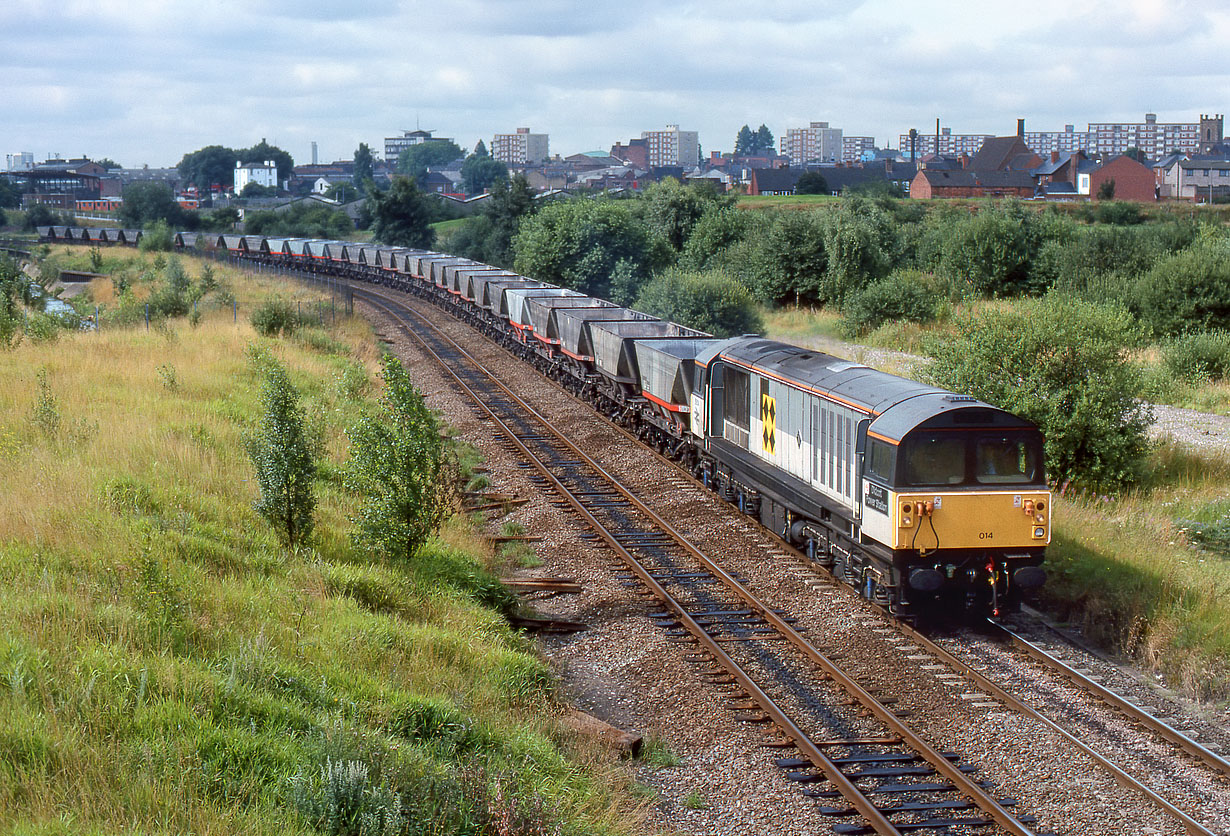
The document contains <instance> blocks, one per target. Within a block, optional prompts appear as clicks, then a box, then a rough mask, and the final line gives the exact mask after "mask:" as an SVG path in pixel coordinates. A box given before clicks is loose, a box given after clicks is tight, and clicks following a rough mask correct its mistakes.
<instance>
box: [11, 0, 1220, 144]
mask: <svg viewBox="0 0 1230 836" xmlns="http://www.w3.org/2000/svg"><path fill="white" fill-rule="evenodd" d="M1228 43H1230V0H1210V1H1209V2H1175V0H1115V2H1103V0H1084V2H1072V0H1032V1H1031V2H1028V3H1020V2H1003V1H1002V0H982V1H981V2H977V3H971V2H958V1H957V0H952V2H943V0H908V2H907V1H906V0H866V2H858V0H755V1H754V2H749V0H740V1H739V2H736V0H704V2H701V0H694V1H693V2H688V0H684V1H683V2H670V1H669V0H620V1H619V2H608V0H431V1H430V2H429V1H428V0H401V2H383V1H382V0H379V1H378V0H344V1H341V0H209V2H199V1H198V2H185V1H184V0H88V2H87V0H54V2H51V0H4V2H3V3H0V145H3V148H0V154H5V153H15V152H18V151H30V152H33V153H34V156H35V158H36V159H37V160H42V159H45V158H46V157H48V156H49V155H50V154H52V153H59V154H60V155H61V156H64V157H77V156H82V155H85V156H89V157H92V158H94V159H99V158H103V157H109V158H111V159H113V160H115V161H116V162H118V163H120V164H121V165H124V166H128V167H137V166H140V165H142V164H148V165H150V166H171V165H174V164H175V163H177V162H178V161H179V159H180V158H181V157H182V156H183V155H184V154H185V153H187V152H190V151H194V150H196V149H198V148H201V147H203V146H206V145H212V144H220V145H226V146H229V147H233V148H242V147H247V146H250V145H253V144H255V143H258V142H260V140H261V139H262V138H264V139H267V140H268V141H269V142H270V143H273V144H275V145H278V146H279V147H282V148H284V149H285V150H287V151H289V152H290V153H291V154H292V155H293V156H294V158H295V161H296V162H297V163H306V162H311V142H312V141H313V140H314V141H316V142H317V143H318V146H319V159H320V161H321V162H327V161H332V160H335V159H351V158H352V157H353V154H354V150H355V148H357V146H358V144H359V143H360V142H366V143H368V144H369V145H370V146H371V147H372V149H373V150H374V151H375V152H376V153H377V154H380V153H382V151H383V147H384V137H386V136H395V135H400V133H401V131H402V130H413V129H415V128H416V127H420V128H423V129H429V130H434V131H436V135H437V136H441V137H449V138H453V139H454V140H455V141H456V142H457V143H458V144H460V145H461V146H462V147H464V148H467V149H468V148H473V146H474V144H475V143H476V142H477V141H478V140H479V139H482V140H483V141H484V142H485V143H486V144H488V145H490V144H491V137H492V135H493V134H495V133H511V132H513V131H514V130H515V129H516V128H518V127H529V128H531V129H532V130H533V131H534V132H535V133H543V132H545V133H547V134H549V135H550V149H551V152H552V153H553V154H554V153H559V154H561V155H565V156H566V155H568V154H573V153H578V152H582V151H591V150H598V149H609V148H610V146H611V145H612V144H614V143H615V142H616V141H623V142H627V141H628V139H630V138H634V137H639V136H640V134H641V132H642V131H647V130H660V129H662V128H664V127H665V126H666V125H668V124H677V125H679V126H680V128H682V129H683V130H695V131H698V132H699V134H700V143H701V147H702V149H703V150H704V153H705V155H706V156H707V155H708V153H709V151H711V150H726V151H729V150H732V149H733V146H734V140H735V135H736V133H737V132H738V130H739V128H740V126H742V125H744V124H748V125H750V126H751V127H752V128H753V129H755V128H756V127H757V126H758V125H760V124H761V123H764V124H767V125H768V127H769V129H770V130H771V131H772V132H773V134H774V136H775V137H780V136H781V135H783V134H784V133H785V131H786V129H787V128H792V127H804V126H806V125H807V124H808V123H809V122H812V121H827V122H829V123H830V124H831V125H832V126H834V127H840V128H842V129H843V130H844V131H845V133H846V135H855V136H873V137H875V139H876V143H877V145H879V146H881V147H887V146H891V147H896V146H897V137H898V135H899V134H901V133H905V132H907V131H908V130H909V129H910V128H911V127H915V128H918V129H919V131H920V132H923V133H931V132H933V131H934V130H935V120H936V118H937V117H939V118H940V120H941V122H942V124H943V125H944V126H946V127H951V128H952V130H953V132H954V133H989V134H995V135H1004V134H1011V133H1014V132H1015V131H1016V120H1017V119H1018V118H1021V117H1023V118H1025V119H1026V125H1027V129H1029V130H1062V129H1063V127H1064V125H1065V124H1075V125H1076V129H1077V130H1084V129H1085V127H1086V125H1087V123H1089V122H1098V121H1116V122H1117V121H1124V122H1127V121H1131V122H1135V121H1142V120H1143V119H1144V114H1145V113H1146V112H1149V113H1156V114H1157V116H1158V119H1159V120H1160V121H1163V122H1194V121H1196V120H1197V119H1198V117H1199V115H1200V114H1201V113H1224V112H1225V111H1226V109H1227V106H1228V105H1230V101H1228V98H1230V86H1228V84H1230V49H1227V48H1226V44H1228ZM0 163H2V160H0Z"/></svg>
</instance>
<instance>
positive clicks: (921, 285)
mask: <svg viewBox="0 0 1230 836" xmlns="http://www.w3.org/2000/svg"><path fill="white" fill-rule="evenodd" d="M946 304H947V299H946V298H945V295H944V290H943V288H941V287H940V286H939V283H938V282H937V281H936V279H935V277H934V276H932V275H930V274H928V273H920V272H919V271H917V270H896V271H894V272H893V273H891V274H889V275H888V276H886V277H885V278H883V279H880V280H879V281H877V282H873V283H872V284H869V285H867V287H865V288H863V289H862V290H860V291H858V292H857V293H855V294H853V295H852V296H850V298H849V299H847V300H846V304H845V306H844V307H843V308H842V311H841V314H842V320H843V327H844V329H845V331H846V333H847V334H849V335H850V336H859V335H860V334H866V333H868V332H869V331H874V330H875V329H877V328H879V327H880V326H881V325H883V324H884V323H886V322H889V321H892V320H906V321H907V322H919V323H926V322H931V321H933V320H934V319H936V317H938V316H939V314H940V311H941V310H942V309H943V308H944V307H945V305H946Z"/></svg>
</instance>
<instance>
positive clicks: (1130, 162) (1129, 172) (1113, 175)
mask: <svg viewBox="0 0 1230 836" xmlns="http://www.w3.org/2000/svg"><path fill="white" fill-rule="evenodd" d="M1086 177H1087V178H1088V183H1083V182H1081V181H1083V180H1084V179H1085V178H1086ZM1108 182H1113V183H1114V184H1115V194H1114V199H1115V200H1133V201H1137V202H1140V203H1152V202H1154V201H1155V200H1157V183H1156V181H1155V180H1154V177H1153V169H1151V168H1149V167H1148V166H1146V165H1143V164H1142V163H1141V162H1140V161H1139V160H1137V159H1136V158H1135V157H1128V156H1126V155H1123V156H1118V157H1115V158H1114V159H1112V160H1109V161H1107V162H1106V163H1105V164H1103V165H1101V166H1099V167H1098V168H1097V169H1095V170H1094V171H1091V172H1089V173H1088V174H1083V173H1082V174H1078V175H1077V187H1076V191H1077V192H1078V193H1080V194H1088V195H1093V196H1094V197H1096V196H1097V194H1098V192H1099V191H1100V190H1101V188H1102V185H1103V184H1104V183H1108ZM1227 182H1228V184H1230V181H1227Z"/></svg>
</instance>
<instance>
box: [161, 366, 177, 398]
mask: <svg viewBox="0 0 1230 836" xmlns="http://www.w3.org/2000/svg"><path fill="white" fill-rule="evenodd" d="M158 377H160V378H161V379H162V388H164V389H166V390H167V391H168V392H178V391H179V375H178V374H177V373H176V371H175V367H174V366H173V365H171V364H170V363H163V364H162V365H161V366H159V367H158Z"/></svg>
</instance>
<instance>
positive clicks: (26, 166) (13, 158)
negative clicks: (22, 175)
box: [5, 151, 34, 171]
mask: <svg viewBox="0 0 1230 836" xmlns="http://www.w3.org/2000/svg"><path fill="white" fill-rule="evenodd" d="M5 158H6V160H7V167H6V168H5V171H29V170H30V169H32V168H34V152H33V151H18V152H17V153H16V154H5Z"/></svg>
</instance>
